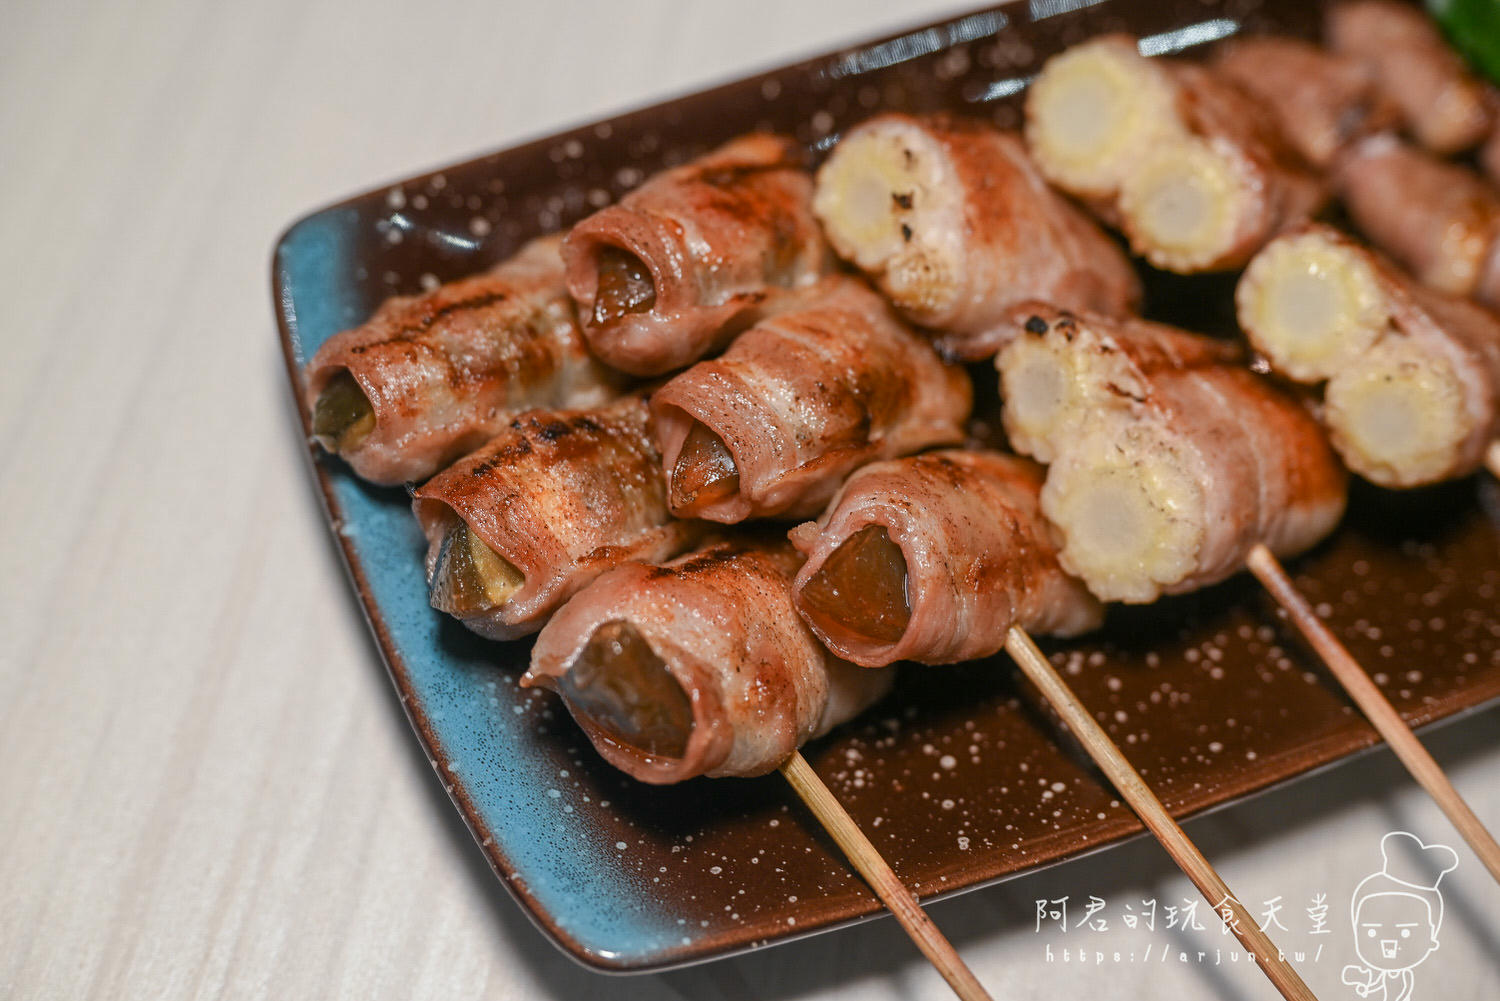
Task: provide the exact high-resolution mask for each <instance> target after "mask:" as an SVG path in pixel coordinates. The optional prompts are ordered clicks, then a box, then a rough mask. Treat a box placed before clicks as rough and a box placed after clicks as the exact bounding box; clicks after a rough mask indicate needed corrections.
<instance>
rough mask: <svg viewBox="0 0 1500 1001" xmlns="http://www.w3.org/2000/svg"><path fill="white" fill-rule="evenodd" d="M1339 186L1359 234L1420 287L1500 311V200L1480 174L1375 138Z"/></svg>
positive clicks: (1340, 176)
mask: <svg viewBox="0 0 1500 1001" xmlns="http://www.w3.org/2000/svg"><path fill="white" fill-rule="evenodd" d="M1334 183H1335V185H1336V186H1337V189H1338V193H1339V197H1340V198H1342V199H1343V202H1344V207H1345V208H1346V209H1347V210H1348V212H1349V217H1350V218H1351V219H1352V220H1353V221H1354V225H1355V226H1356V227H1358V229H1359V231H1360V232H1361V233H1362V234H1364V236H1365V237H1367V238H1368V239H1369V240H1370V242H1371V243H1373V244H1375V246H1377V247H1379V248H1380V249H1381V250H1383V251H1385V252H1386V253H1387V254H1389V255H1390V256H1391V257H1393V258H1395V259H1396V261H1397V262H1398V263H1400V264H1401V265H1402V266H1403V267H1405V268H1406V269H1407V270H1408V271H1410V272H1411V273H1412V274H1414V275H1416V276H1417V278H1418V280H1420V281H1422V282H1423V283H1425V284H1427V285H1430V286H1432V287H1433V288H1435V289H1438V290H1440V291H1443V292H1448V293H1451V294H1453V295H1463V296H1470V297H1472V298H1476V299H1478V300H1479V301H1480V302H1483V303H1486V304H1488V305H1491V306H1500V193H1497V192H1496V191H1495V189H1494V188H1491V187H1490V186H1489V185H1488V184H1486V183H1485V182H1484V180H1483V179H1482V178H1481V177H1480V176H1479V175H1478V174H1476V173H1474V172H1473V171H1472V170H1469V169H1468V168H1467V167H1463V166H1460V165H1459V164H1456V163H1448V162H1447V161H1444V160H1439V159H1438V158H1437V157H1435V156H1433V155H1431V154H1430V153H1426V152H1423V151H1422V150H1419V149H1417V148H1416V147H1413V146H1409V145H1407V144H1405V143H1403V142H1400V141H1398V140H1396V139H1395V138H1393V137H1391V136H1375V137H1373V138H1370V139H1367V140H1365V141H1364V142H1362V143H1360V144H1359V145H1358V146H1356V147H1355V148H1354V149H1353V150H1352V151H1351V152H1350V155H1349V156H1348V157H1347V158H1346V159H1345V160H1344V162H1343V164H1342V165H1341V167H1340V168H1339V170H1338V172H1337V174H1336V175H1335V182H1334Z"/></svg>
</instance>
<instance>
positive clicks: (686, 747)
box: [521, 539, 893, 783]
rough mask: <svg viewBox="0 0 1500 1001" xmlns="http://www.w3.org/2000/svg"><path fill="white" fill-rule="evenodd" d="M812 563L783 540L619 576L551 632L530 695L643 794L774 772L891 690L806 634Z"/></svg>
mask: <svg viewBox="0 0 1500 1001" xmlns="http://www.w3.org/2000/svg"><path fill="white" fill-rule="evenodd" d="M801 562H802V560H801V557H800V556H799V555H798V554H797V553H796V551H795V550H794V549H793V548H792V547H791V545H790V544H789V543H787V542H786V541H785V540H781V539H748V540H747V539H741V540H734V541H723V542H719V543H716V544H714V545H711V546H708V547H707V548H704V549H702V550H699V551H697V552H693V553H690V554H688V555H686V556H682V557H680V558H678V559H676V560H674V561H672V562H670V563H667V564H666V565H665V566H659V567H658V566H648V565H646V564H643V563H631V564H626V565H624V566H621V567H617V568H615V569H613V570H611V571H609V572H607V573H605V574H603V575H602V576H600V577H599V578H598V579H597V580H595V581H594V582H593V583H592V584H590V585H589V586H588V587H586V588H584V589H583V590H582V591H581V592H579V593H578V594H577V595H575V596H574V598H573V600H571V601H569V602H568V603H567V604H566V605H565V606H563V608H562V610H561V611H560V612H558V613H557V615H555V616H554V617H553V619H552V621H551V622H549V623H548V624H547V626H546V628H544V629H543V630H542V632H541V635H539V636H538V637H537V640H536V645H535V646H534V647H533V648H532V654H531V669H530V670H529V671H528V672H527V673H526V675H525V676H524V677H523V678H522V679H521V684H523V685H526V686H540V687H544V688H550V689H553V690H555V691H556V692H558V693H559V694H560V695H561V696H562V698H563V701H564V702H565V703H566V704H567V706H568V710H569V711H570V712H571V713H572V714H573V716H574V718H575V719H577V720H578V722H579V724H580V725H581V726H582V727H583V730H584V732H585V733H586V734H587V735H588V737H589V739H590V740H591V741H593V743H594V746H595V747H596V748H598V750H599V753H600V754H601V755H603V756H604V758H605V760H607V761H609V762H610V763H611V764H612V765H614V766H615V767H617V768H619V769H621V770H623V771H625V772H627V773H628V774H630V775H633V776H634V777H635V778H637V779H640V780H641V781H643V782H653V783H670V782H680V781H683V780H684V779H689V778H692V777H694V776H697V775H709V776H733V775H738V776H751V775H762V774H765V773H766V772H769V771H772V770H774V769H775V768H776V767H777V766H779V765H780V764H781V763H782V762H784V761H785V760H786V759H787V758H788V757H789V756H790V755H791V754H792V752H793V751H795V750H797V749H798V748H799V747H800V746H801V745H802V744H803V743H805V742H806V741H808V740H811V739H812V738H814V737H817V736H819V735H821V734H823V733H826V732H827V731H828V730H830V729H832V728H833V727H835V726H837V725H838V724H840V723H842V722H844V721H846V720H848V719H851V718H852V717H854V716H855V715H857V714H858V713H860V712H861V711H862V710H864V709H865V708H866V707H868V706H869V705H871V704H872V703H874V702H875V701H876V700H877V699H879V698H880V697H881V696H883V695H884V694H885V693H886V692H887V691H889V690H890V686H891V684H892V681H893V672H892V671H889V670H870V669H867V668H862V667H856V666H854V665H853V664H849V663H847V662H845V661H841V660H839V659H838V658H836V657H834V656H832V655H831V654H829V652H828V651H827V650H825V649H824V648H823V646H822V645H821V644H819V643H818V641H817V639H816V638H815V637H814V636H813V635H812V633H811V632H809V631H808V629H807V627H806V626H805V625H803V623H802V620H801V618H799V617H798V615H797V612H796V609H795V608H794V607H793V605H792V594H791V583H792V577H793V575H794V574H795V573H796V572H797V568H798V567H799V566H800V565H801Z"/></svg>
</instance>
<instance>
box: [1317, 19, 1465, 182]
mask: <svg viewBox="0 0 1500 1001" xmlns="http://www.w3.org/2000/svg"><path fill="white" fill-rule="evenodd" d="M1325 34H1326V36H1327V40H1328V45H1329V47H1330V48H1332V49H1333V50H1334V51H1335V52H1338V53H1342V54H1345V55H1348V56H1351V57H1353V58H1356V59H1360V60H1363V61H1364V62H1365V63H1366V64H1368V65H1369V66H1370V67H1371V68H1372V69H1373V70H1374V72H1375V76H1376V80H1377V81H1378V83H1379V85H1380V87H1381V89H1382V90H1383V91H1384V92H1385V94H1386V96H1387V97H1388V98H1389V99H1390V100H1391V101H1392V102H1394V103H1395V104H1396V106H1397V107H1399V108H1400V109H1401V115H1402V119H1403V123H1404V124H1405V126H1406V130H1407V131H1408V132H1410V133H1411V135H1412V136H1413V137H1414V138H1416V140H1417V141H1418V142H1420V143H1421V144H1422V145H1423V146H1426V147H1427V148H1428V149H1430V150H1433V151H1434V152H1437V153H1445V154H1446V153H1458V152H1460V151H1462V150H1466V149H1469V148H1470V147H1472V146H1475V145H1477V144H1478V143H1479V142H1481V141H1482V140H1483V139H1484V138H1485V137H1486V136H1488V135H1489V130H1490V128H1491V126H1492V117H1491V113H1490V108H1489V105H1488V100H1487V96H1486V94H1485V86H1484V84H1483V83H1482V82H1481V81H1480V80H1479V79H1478V78H1477V77H1475V76H1474V75H1473V74H1472V73H1470V72H1469V70H1468V67H1467V66H1466V65H1465V64H1464V61H1463V58H1462V57H1460V56H1459V55H1458V53H1456V52H1454V51H1453V50H1452V49H1451V48H1449V47H1448V43H1447V42H1445V41H1444V40H1443V36H1442V35H1441V34H1440V33H1439V32H1438V28H1437V25H1436V24H1434V23H1433V22H1432V20H1431V19H1430V18H1428V17H1427V15H1426V14H1425V13H1423V12H1422V10H1421V9H1420V8H1419V7H1417V6H1414V5H1411V4H1405V3H1397V2H1393V0H1349V2H1346V3H1340V4H1337V5H1336V6H1334V7H1332V8H1330V9H1329V11H1328V16H1327V23H1326V25H1325Z"/></svg>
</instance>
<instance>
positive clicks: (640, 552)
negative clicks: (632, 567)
mask: <svg viewBox="0 0 1500 1001" xmlns="http://www.w3.org/2000/svg"><path fill="white" fill-rule="evenodd" d="M413 510H414V511H415V513H416V516H417V520H418V521H419V522H421V525H422V531H423V533H424V534H425V535H426V536H427V542H428V549H427V576H428V581H429V588H430V594H431V600H432V604H433V607H435V608H438V609H441V610H442V611H445V612H448V613H450V614H452V615H454V616H456V617H457V618H458V619H459V620H460V621H462V622H463V623H464V625H466V626H468V627H469V628H470V629H472V630H474V631H475V632H477V633H479V634H481V635H483V636H488V637H490V638H492V639H511V638H514V637H516V636H522V635H525V634H527V633H533V632H536V631H537V630H538V629H540V628H541V627H542V625H543V624H544V623H545V622H546V621H547V619H548V617H549V616H550V615H551V614H552V613H553V612H555V611H556V610H557V609H558V608H559V607H560V606H561V605H562V604H563V602H565V601H567V600H568V598H569V597H570V596H572V595H573V594H574V592H576V591H578V590H579V589H581V588H582V587H583V586H584V585H586V584H588V583H589V581H591V580H593V579H594V578H595V577H597V576H598V575H599V574H601V573H603V572H604V571H605V570H608V569H609V568H610V567H613V566H617V565H619V564H621V563H624V562H626V561H628V560H653V561H654V560H665V559H670V558H671V557H673V556H676V555H677V554H678V553H680V552H682V551H683V550H685V549H687V548H689V547H690V546H691V545H693V543H694V542H695V541H696V540H697V539H698V538H699V537H700V536H701V534H702V533H701V531H700V526H699V525H697V524H695V523H692V522H685V521H678V520H676V519H675V518H673V517H672V516H671V515H670V514H669V513H668V511H667V498H666V483H665V481H664V480H663V478H662V473H661V455H660V453H658V452H657V450H656V445H655V443H654V442H653V441H652V438H651V430H650V423H649V419H648V414H647V409H646V403H645V401H644V400H642V399H641V398H640V397H639V396H629V397H626V398H625V399H623V400H620V401H617V402H616V403H614V404H611V405H609V406H607V407H602V408H598V409H593V410H561V411H554V410H535V411H531V412H529V413H525V414H521V415H520V416H519V417H516V418H515V419H513V420H512V421H511V422H510V424H509V426H508V427H506V428H505V429H504V430H503V431H501V432H500V433H499V434H498V435H496V436H495V437H494V438H493V439H491V441H490V442H489V443H488V444H487V445H485V447H484V448H482V449H480V450H479V451H477V452H474V453H472V454H471V455H468V456H466V457H465V458H464V459H462V460H461V461H460V462H458V463H457V464H456V465H454V466H452V467H450V468H448V469H446V470H444V471H443V472H441V473H439V474H438V475H437V476H435V477H433V478H432V479H431V480H429V481H428V482H427V483H426V484H425V485H424V486H423V487H422V488H421V489H419V490H418V491H417V492H416V495H415V500H414V502H413Z"/></svg>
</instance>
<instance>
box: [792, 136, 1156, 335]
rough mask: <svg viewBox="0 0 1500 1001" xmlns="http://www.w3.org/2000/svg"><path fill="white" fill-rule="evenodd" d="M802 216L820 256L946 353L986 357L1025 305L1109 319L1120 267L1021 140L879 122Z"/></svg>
mask: <svg viewBox="0 0 1500 1001" xmlns="http://www.w3.org/2000/svg"><path fill="white" fill-rule="evenodd" d="M813 208H814V210H815V211H816V212H817V214H818V218H819V219H821V220H822V222H823V225H824V227H825V229H826V231H827V233H828V239H829V242H830V243H832V244H833V247H834V249H835V250H836V251H838V253H839V254H840V256H842V257H844V258H845V259H847V260H849V261H851V262H852V263H853V264H855V265H856V266H857V267H859V268H860V269H861V270H863V271H864V272H865V273H866V274H867V275H869V276H870V278H871V280H872V281H874V282H875V283H876V284H877V285H878V286H879V287H880V289H881V291H882V292H884V293H885V294H886V296H887V297H888V298H890V300H891V301H892V302H893V303H895V304H896V307H897V308H898V309H899V310H900V311H901V312H902V314H903V315H904V316H905V317H906V318H907V319H908V320H910V321H912V322H913V323H916V324H919V325H921V326H925V327H932V328H934V329H938V330H941V331H942V332H943V336H942V339H941V344H942V346H943V347H944V350H945V351H946V352H948V353H951V354H953V355H955V356H959V357H963V358H966V359H973V358H979V357H987V356H988V355H991V354H993V353H994V351H995V350H996V349H997V348H998V347H999V345H1000V343H1002V342H1003V341H1004V340H1005V339H1006V337H1008V336H1009V334H1010V333H1013V331H1012V330H1011V328H1010V327H1009V323H1008V321H1009V320H1010V314H1011V309H1010V307H1011V306H1013V305H1014V304H1015V303H1017V302H1019V301H1021V300H1023V299H1030V298H1040V299H1047V300H1049V301H1052V302H1056V303H1058V304H1060V305H1063V306H1068V307H1072V308H1079V309H1095V310H1099V311H1101V312H1105V313H1121V312H1125V311H1128V310H1130V309H1133V308H1134V307H1135V306H1136V305H1137V304H1138V303H1139V301H1140V295H1141V290H1140V284H1139V282H1138V281H1137V279H1136V276H1135V272H1134V270H1132V268H1131V266H1130V262H1129V261H1128V260H1126V258H1125V255H1124V254H1123V253H1121V251H1120V249H1119V248H1118V247H1117V246H1116V245H1115V243H1114V241H1112V240H1111V239H1110V238H1109V237H1107V236H1105V234H1104V233H1103V231H1101V230H1100V229H1099V228H1098V226H1096V225H1095V224H1094V223H1093V222H1092V221H1091V220H1090V219H1088V217H1087V216H1085V215H1084V214H1083V213H1082V212H1081V211H1079V210H1078V209H1077V208H1076V207H1075V206H1073V205H1072V204H1070V203H1069V202H1068V201H1067V200H1066V199H1064V198H1062V197H1061V196H1060V195H1058V194H1057V193H1056V192H1054V191H1053V190H1052V189H1051V188H1049V187H1048V186H1047V184H1046V182H1045V181H1044V180H1043V178H1042V176H1041V174H1040V173H1039V172H1038V171H1037V169H1036V167H1035V166H1034V165H1033V164H1032V163H1031V160H1030V158H1029V157H1028V156H1027V155H1026V149H1025V146H1024V144H1023V143H1022V142H1021V140H1020V137H1019V136H1018V135H1016V134H1014V133H1009V132H1001V131H999V130H997V129H995V128H993V127H992V126H989V125H987V124H985V123H982V122H973V121H965V120H962V119H956V118H951V117H947V116H927V117H922V118H917V117H913V116H911V115H904V114H885V115H879V116H877V117H875V118H873V119H870V120H869V121H867V122H865V123H863V124H861V125H859V126H857V127H856V128H854V129H853V130H851V131H850V132H849V133H848V134H847V135H845V136H844V137H843V139H841V140H840V141H839V144H838V145H837V146H835V147H834V150H833V153H832V154H831V155H830V156H829V158H828V160H827V162H826V163H824V165H823V166H822V168H821V169H820V170H819V171H818V176H817V190H816V194H815V195H814V199H813Z"/></svg>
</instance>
